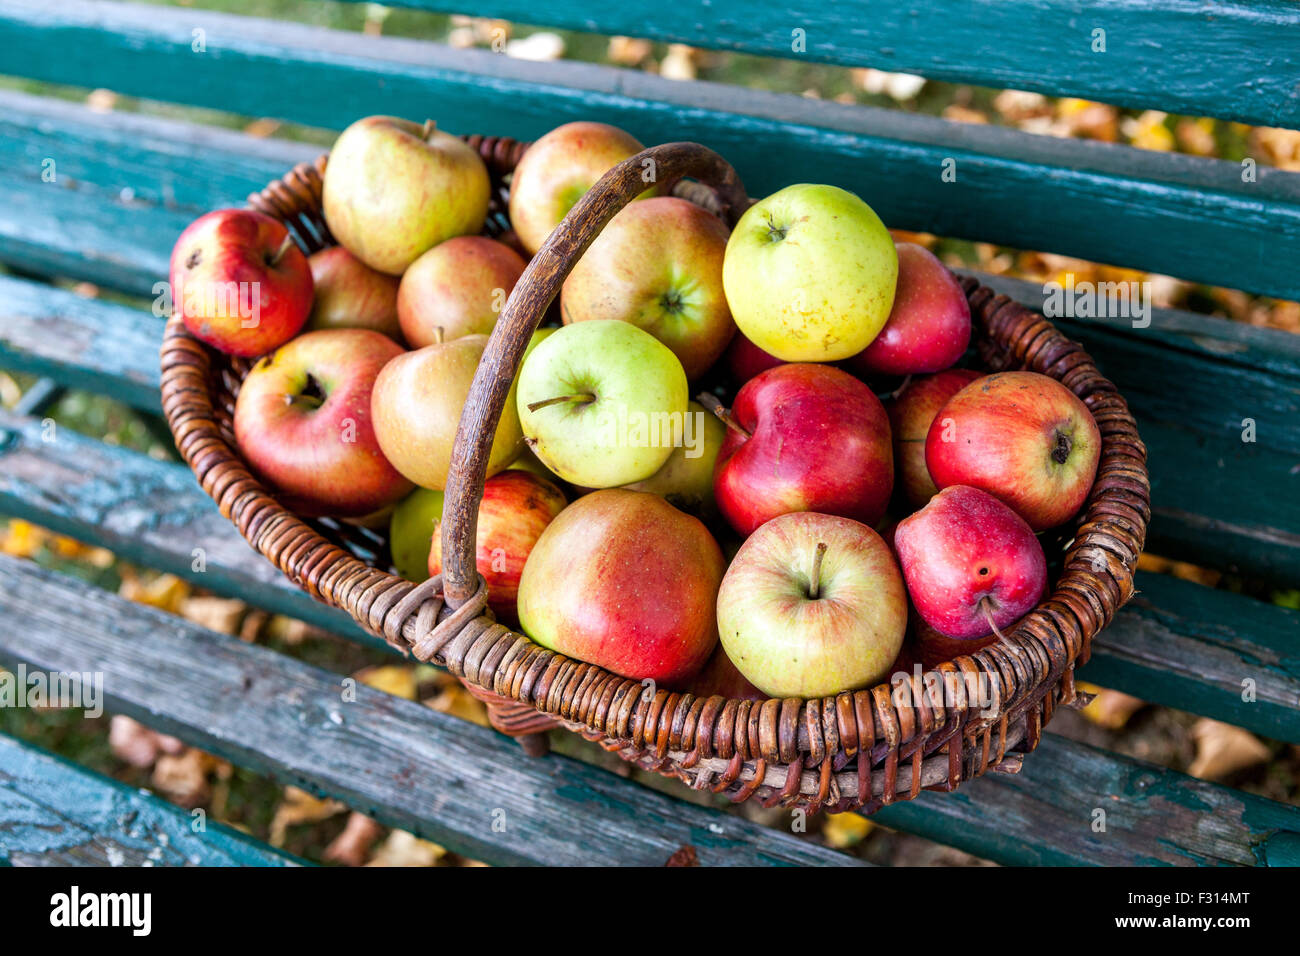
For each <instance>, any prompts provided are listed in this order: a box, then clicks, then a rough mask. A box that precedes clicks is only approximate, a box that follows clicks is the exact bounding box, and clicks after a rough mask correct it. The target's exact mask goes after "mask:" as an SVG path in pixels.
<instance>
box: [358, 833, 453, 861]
mask: <svg viewBox="0 0 1300 956" xmlns="http://www.w3.org/2000/svg"><path fill="white" fill-rule="evenodd" d="M446 855H447V851H446V849H445V848H443V847H441V846H439V845H438V844H436V843H430V842H429V841H428V840H421V839H420V838H419V837H417V836H415V835H414V834H412V833H407V832H406V831H405V830H394V831H393V832H392V833H390V834H388V839H386V840H385V841H384V842H383V843H381V844H380V845H379V848H378V849H377V850H375V855H374V856H373V857H371V859H370V861H369V862H368V863H367V864H366V866H437V865H438V861H439V860H441V859H442V858H443V857H444V856H446Z"/></svg>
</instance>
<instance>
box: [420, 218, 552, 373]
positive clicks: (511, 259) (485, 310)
mask: <svg viewBox="0 0 1300 956" xmlns="http://www.w3.org/2000/svg"><path fill="white" fill-rule="evenodd" d="M526 265H527V263H525V262H524V260H523V258H522V257H521V256H520V255H519V253H517V252H515V250H513V249H511V248H510V247H509V246H507V245H506V244H505V243H502V242H497V241H496V240H494V239H488V238H486V237H485V236H457V237H456V238H454V239H448V240H447V241H446V242H440V243H438V244H437V245H436V246H434V247H433V248H432V249H430V250H429V251H428V252H425V253H424V254H422V255H421V256H420V257H419V258H418V259H416V260H415V261H414V262H412V263H411V265H410V267H409V268H407V270H406V272H405V273H403V275H402V283H401V286H400V287H399V289H398V291H397V317H398V321H399V322H400V323H401V327H402V334H403V335H404V336H405V337H406V341H407V342H408V343H410V346H411V348H413V349H418V348H423V347H424V346H426V345H433V344H434V343H435V342H438V341H440V340H443V339H455V338H459V337H460V336H462V335H489V334H491V332H492V329H493V327H494V326H495V325H496V322H497V318H498V317H499V316H500V314H501V308H502V306H504V305H505V300H506V298H507V297H508V296H509V295H510V292H511V290H513V289H514V287H515V283H516V282H518V281H519V277H520V276H521V275H523V273H524V268H525V266H526ZM439 330H441V331H439Z"/></svg>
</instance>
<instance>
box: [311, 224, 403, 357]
mask: <svg viewBox="0 0 1300 956" xmlns="http://www.w3.org/2000/svg"><path fill="white" fill-rule="evenodd" d="M307 262H308V264H309V265H310V266H311V277H312V284H313V285H314V286H315V289H316V297H315V301H314V302H313V304H312V309H311V316H310V317H309V318H308V319H307V328H308V329H312V330H315V329H374V330H375V331H376V332H382V333H384V335H387V336H388V337H389V338H390V339H392V340H393V341H394V342H397V343H398V344H399V345H400V344H401V343H402V328H401V326H400V325H398V323H397V277H396V276H390V275H385V274H384V273H382V272H376V271H375V270H374V269H372V268H370V266H368V265H366V264H365V263H364V262H362V261H361V260H360V259H358V258H357V257H356V256H354V255H353V254H352V253H350V252H348V251H347V250H346V249H344V248H343V247H342V246H330V248H328V249H322V250H321V251H320V252H317V253H314V254H313V255H311V256H308V257H307Z"/></svg>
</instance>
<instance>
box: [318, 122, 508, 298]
mask: <svg viewBox="0 0 1300 956" xmlns="http://www.w3.org/2000/svg"><path fill="white" fill-rule="evenodd" d="M490 191H491V186H490V183H489V180H488V172H487V167H486V166H484V165H483V160H482V159H480V158H479V155H478V153H476V152H474V150H473V149H471V148H470V147H469V146H467V145H466V144H465V143H464V142H463V141H462V140H460V139H458V138H457V137H455V136H452V135H451V134H449V133H444V132H442V131H441V130H439V129H438V128H437V127H436V126H435V125H434V122H433V120H427V121H425V123H424V125H420V124H419V123H411V122H408V121H407V120H404V119H397V118H396V117H393V116H367V117H366V118H364V119H359V120H357V121H356V122H355V123H353V124H352V125H351V126H349V127H348V128H347V129H345V130H344V131H343V132H342V133H341V134H340V135H339V138H338V139H337V140H336V141H335V142H334V148H333V149H332V150H331V151H330V156H329V162H328V163H327V164H326V166H325V183H324V195H323V207H324V212H325V223H326V225H328V226H329V228H330V232H332V233H333V234H334V237H335V238H336V239H338V241H339V242H340V243H341V244H342V245H343V246H345V247H346V248H347V249H348V251H349V252H351V253H352V254H353V255H355V256H356V257H357V258H358V259H360V260H361V261H362V262H364V263H365V264H366V265H368V266H370V268H372V269H377V270H379V271H380V272H386V273H388V274H389V275H401V274H402V272H404V271H405V270H406V267H407V266H409V265H410V264H411V263H412V262H414V261H415V259H416V258H417V257H418V256H419V255H420V254H421V253H422V252H424V251H425V250H426V249H431V248H433V247H434V246H436V245H437V244H438V243H440V242H442V241H443V240H444V239H450V238H452V237H453V236H463V235H470V234H473V233H476V232H478V231H479V230H480V229H482V228H483V222H484V220H485V219H486V218H487V209H488V198H489V194H490Z"/></svg>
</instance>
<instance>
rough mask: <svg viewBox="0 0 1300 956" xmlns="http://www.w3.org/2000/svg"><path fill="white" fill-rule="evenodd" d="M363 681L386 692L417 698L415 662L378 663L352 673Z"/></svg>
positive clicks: (412, 698) (408, 698)
mask: <svg viewBox="0 0 1300 956" xmlns="http://www.w3.org/2000/svg"><path fill="white" fill-rule="evenodd" d="M352 676H353V677H355V678H356V679H357V680H359V681H361V683H363V684H365V685H366V686H368V687H373V688H374V689H375V690H382V691H383V692H384V693H385V694H392V695H393V696H394V697H401V698H403V699H404V700H415V687H416V680H415V665H413V664H376V665H375V666H374V667H367V668H364V669H363V670H359V671H357V672H356V673H355V674H353V675H352Z"/></svg>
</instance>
